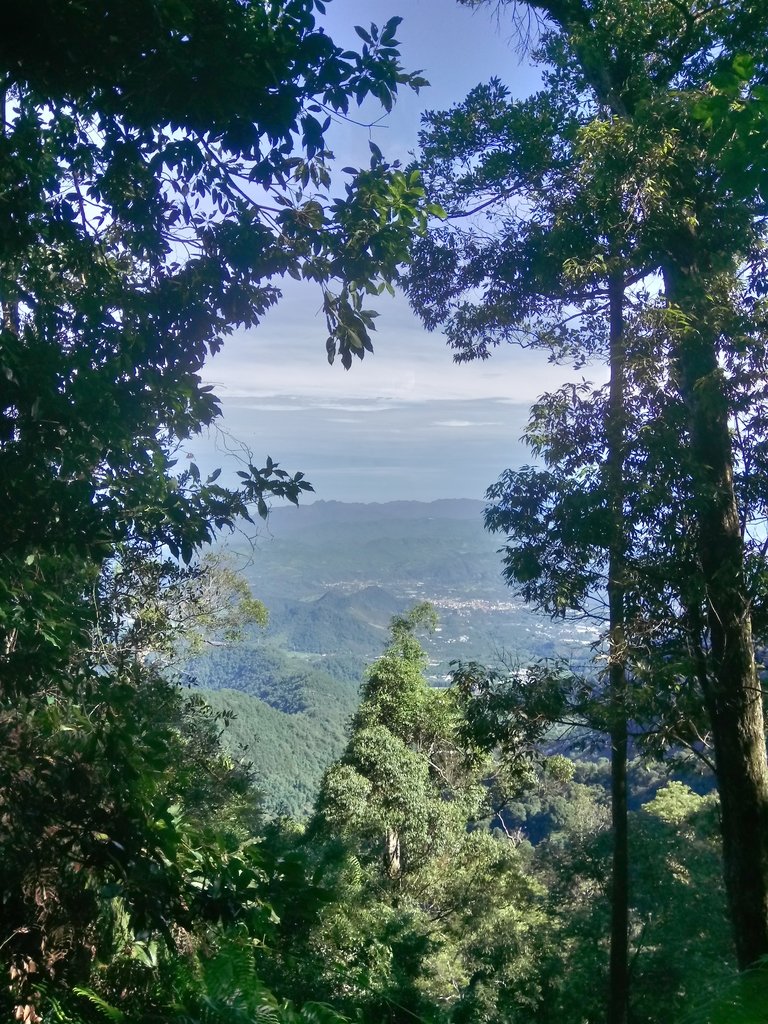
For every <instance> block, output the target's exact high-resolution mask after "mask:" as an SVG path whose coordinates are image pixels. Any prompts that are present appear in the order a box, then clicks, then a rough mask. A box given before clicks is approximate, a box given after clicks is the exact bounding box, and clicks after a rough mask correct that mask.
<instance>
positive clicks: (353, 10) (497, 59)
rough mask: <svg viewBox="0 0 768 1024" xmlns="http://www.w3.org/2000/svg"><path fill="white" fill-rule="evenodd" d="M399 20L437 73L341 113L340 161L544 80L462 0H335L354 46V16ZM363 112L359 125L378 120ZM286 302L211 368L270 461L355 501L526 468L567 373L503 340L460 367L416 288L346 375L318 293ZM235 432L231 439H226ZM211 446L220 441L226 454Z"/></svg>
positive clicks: (419, 60)
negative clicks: (491, 96)
mask: <svg viewBox="0 0 768 1024" xmlns="http://www.w3.org/2000/svg"><path fill="white" fill-rule="evenodd" d="M393 15H401V16H402V17H403V23H402V25H401V26H400V29H399V32H398V37H399V39H400V42H401V52H402V60H403V64H404V66H405V67H406V68H408V69H409V70H416V69H423V71H424V74H425V77H427V78H428V79H429V81H430V83H431V87H430V88H429V89H425V90H423V91H422V92H421V93H420V94H419V95H413V94H403V95H402V96H401V99H400V100H399V102H398V104H397V106H396V108H395V110H394V112H393V113H392V114H391V115H390V116H389V117H387V118H386V120H385V121H383V122H382V123H380V124H378V125H376V126H375V127H372V128H366V127H361V126H359V125H353V124H343V123H340V124H338V125H337V126H335V127H334V134H333V136H332V147H333V149H334V151H335V153H336V155H337V157H338V158H339V165H340V166H343V165H345V164H347V163H357V164H358V165H359V164H362V163H364V162H367V159H368V140H369V138H370V139H372V140H373V141H375V142H376V143H377V145H379V146H380V148H381V149H382V151H383V152H384V154H385V156H386V157H387V158H388V159H390V160H391V159H401V160H408V159H410V157H411V155H412V153H413V152H414V150H415V147H416V139H417V132H418V128H419V118H420V115H421V112H422V111H423V110H425V109H442V108H445V107H448V106H450V105H451V104H452V103H455V102H459V101H460V100H462V99H463V98H464V96H465V95H466V93H467V92H468V91H469V90H470V89H471V88H472V87H473V86H475V85H477V84H478V82H481V81H485V80H487V79H488V78H490V77H491V76H493V75H496V76H499V77H501V78H502V79H503V80H504V81H505V83H506V84H507V85H508V86H509V87H510V89H511V90H512V92H513V94H516V95H518V96H525V95H527V94H529V93H530V92H532V91H534V90H535V88H536V86H537V82H538V75H537V72H536V70H535V69H533V68H531V67H530V66H529V65H527V64H526V63H525V61H524V59H523V58H522V57H521V55H520V54H519V53H518V52H517V50H516V46H515V36H514V31H513V26H512V24H511V22H510V21H507V22H503V21H499V20H498V19H496V18H495V17H494V16H493V14H492V7H483V8H480V9H478V10H475V11H471V10H469V9H468V8H465V7H460V6H459V5H458V4H457V3H455V0H408V3H407V4H403V3H402V0H330V2H329V3H328V17H327V19H326V21H325V22H324V24H325V26H326V28H327V31H328V32H329V33H330V34H331V36H332V37H333V38H334V39H335V40H336V41H337V42H338V43H340V44H341V45H350V46H352V45H357V44H358V43H359V42H360V41H359V39H358V38H357V36H356V35H355V34H354V31H353V25H355V24H361V25H364V26H368V25H369V24H370V23H371V22H372V21H373V22H375V23H376V24H378V25H382V24H383V23H384V22H385V21H386V20H387V19H388V18H389V17H391V16H393ZM378 113H379V112H378V111H377V110H375V109H373V108H366V109H364V110H363V111H362V112H361V114H360V115H355V116H356V119H357V120H361V121H365V120H366V118H367V119H370V118H372V117H377V116H378ZM283 291H284V297H283V301H282V302H281V303H280V305H279V306H278V307H277V308H276V309H275V310H273V311H271V312H270V313H269V314H268V316H267V317H266V318H265V319H264V321H263V322H262V324H261V325H260V326H259V327H258V328H257V329H256V330H254V331H251V332H241V333H239V334H236V335H234V336H233V337H231V338H228V339H227V340H226V342H225V345H224V349H223V351H222V353H220V354H219V355H218V356H217V357H216V358H215V359H214V360H212V361H211V362H210V363H209V365H208V366H207V367H206V371H205V377H206V379H207V381H208V382H210V383H213V384H215V385H216V390H217V393H218V394H219V396H220V397H221V399H222V403H223V407H224V424H223V426H224V429H225V430H226V431H227V432H228V433H229V434H230V435H232V437H233V438H239V439H240V440H241V441H243V442H244V443H245V444H247V446H248V447H249V448H250V449H251V450H252V452H253V454H254V461H255V462H258V463H259V464H261V462H262V461H263V456H266V455H270V456H272V458H274V459H277V460H278V461H280V462H281V463H282V464H283V465H284V466H285V468H287V469H290V470H292V471H293V470H296V469H302V470H304V471H305V472H306V474H307V476H308V477H309V478H310V479H311V480H312V482H313V483H314V485H315V487H316V490H317V494H318V497H322V498H326V499H336V500H344V501H384V500H397V499H402V498H409V497H410V498H418V499H419V500H433V499H435V498H442V497H475V498H480V497H482V496H483V492H484V489H485V487H486V486H488V485H489V484H490V483H492V482H493V481H494V480H495V479H496V477H497V476H498V474H499V472H501V470H503V469H504V468H505V467H506V466H513V465H520V464H521V462H522V461H524V459H525V452H524V450H523V449H522V447H521V446H520V444H519V442H518V438H519V436H520V433H521V432H522V429H523V425H524V423H525V419H526V407H527V405H528V404H529V403H530V402H531V400H532V399H534V398H535V397H536V396H537V395H539V394H540V393H541V392H542V391H545V390H549V389H551V388H552V387H555V386H557V384H558V383H559V382H561V381H563V380H565V379H567V377H568V376H569V374H568V372H567V370H565V369H563V368H559V367H552V366H550V365H549V364H548V363H547V362H546V358H545V356H543V355H542V354H541V353H533V352H528V351H522V350H520V349H519V348H514V347H510V346H508V347H505V348H504V349H500V350H498V352H497V353H496V354H495V355H494V356H493V358H492V359H490V360H488V361H487V362H484V363H478V364H469V365H461V366H457V365H455V364H454V363H453V362H452V359H451V354H450V352H449V351H448V349H447V347H446V345H445V342H444V340H443V338H442V337H441V336H440V335H439V334H427V333H426V332H425V331H424V329H423V328H422V327H421V325H420V323H419V322H418V320H417V319H416V318H415V317H414V316H413V314H412V313H411V312H410V310H409V308H408V305H407V303H406V301H405V299H404V298H403V297H402V296H400V295H398V296H396V297H395V298H394V299H388V298H383V299H381V300H378V304H377V308H378V309H379V311H380V314H381V315H380V318H379V320H378V321H377V334H376V336H374V346H375V353H374V355H373V357H370V356H366V358H365V360H363V361H362V363H359V362H358V361H356V362H355V365H354V366H353V367H352V369H351V370H350V371H348V372H346V371H344V370H343V369H342V367H341V366H340V365H334V366H328V364H327V362H326V359H325V329H324V320H323V317H322V314H321V312H320V295H319V292H318V291H316V290H315V289H314V288H312V287H311V286H306V285H300V284H298V283H296V282H293V281H288V282H287V284H285V285H284V288H283ZM224 443H225V442H224V441H223V439H222V437H221V436H218V437H207V438H202V439H200V440H199V441H197V442H196V443H195V444H194V445H192V446H190V448H191V450H192V451H194V454H195V457H196V458H197V459H198V460H199V461H200V462H201V463H202V465H204V466H209V465H212V464H216V465H218V464H221V463H222V458H221V454H220V450H221V447H222V445H223V444H224ZM230 443H231V442H229V441H227V442H226V444H230ZM215 448H218V449H219V452H218V453H217V452H216V451H214V449H215Z"/></svg>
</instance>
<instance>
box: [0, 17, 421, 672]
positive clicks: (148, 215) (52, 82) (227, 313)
mask: <svg viewBox="0 0 768 1024" xmlns="http://www.w3.org/2000/svg"><path fill="white" fill-rule="evenodd" d="M322 8H323V5H322V4H321V3H317V4H316V3H315V0H285V2H284V3H283V2H281V3H278V4H269V5H267V6H265V5H263V4H260V3H240V2H237V0H213V2H209V0H190V2H187V3H183V4H178V3H176V2H171V0H162V2H160V3H154V2H153V3H149V2H142V3H139V4H133V3H126V2H124V0H114V2H111V3H109V4H107V5H106V7H105V5H104V4H101V3H95V2H91V0H88V2H86V3H83V4H78V5H75V6H73V5H65V6H64V7H62V6H61V5H60V4H56V3H48V2H40V3H35V4H33V5H30V6H28V7H26V8H24V9H23V10H22V9H18V10H16V11H14V12H13V13H12V14H11V15H9V19H8V24H7V26H6V28H7V31H6V32H5V33H4V36H3V41H2V45H1V46H0V93H1V96H0V98H1V99H2V103H1V104H0V108H1V109H0V154H1V155H2V171H1V172H0V173H1V175H2V177H1V178H0V196H2V199H1V200H0V201H2V204H3V209H4V211H5V214H4V217H3V225H4V227H3V231H2V235H1V236H0V306H1V307H2V308H1V313H2V317H1V318H0V319H1V320H2V335H0V346H1V347H0V365H1V367H2V371H1V372H0V388H1V389H2V394H1V395H0V401H1V402H2V420H1V421H0V479H2V481H3V483H2V485H1V486H2V494H1V495H0V506H1V507H2V509H3V512H2V530H1V532H2V536H3V541H2V564H3V573H2V578H3V582H2V585H1V586H2V592H1V593H0V629H2V632H3V638H4V639H3V648H2V651H3V653H2V657H3V658H4V674H5V677H6V680H7V681H10V678H11V675H12V673H13V672H14V671H15V669H14V667H13V666H14V665H16V666H18V671H19V674H20V677H22V678H23V677H24V676H25V674H26V672H27V670H28V669H29V665H28V664H26V660H27V659H29V658H31V657H32V651H33V649H35V650H37V653H38V656H39V657H40V658H42V657H43V654H45V655H46V656H47V657H50V658H54V660H55V652H56V650H60V651H61V650H64V649H65V648H66V647H67V644H68V642H69V641H70V640H71V639H72V636H73V634H77V633H78V630H79V629H80V628H81V623H80V621H79V616H80V615H81V613H82V608H81V607H80V608H78V607H77V600H76V595H77V593H78V592H79V591H81V590H82V589H83V588H84V587H85V588H87V584H88V580H87V576H88V572H89V571H90V570H89V569H88V566H89V565H90V566H92V565H96V566H97V567H98V565H99V563H100V562H101V560H102V559H103V558H104V557H105V556H108V555H109V554H110V553H111V551H112V548H113V546H114V545H115V544H118V543H122V542H125V541H131V540H138V541H140V542H148V543H152V544H160V545H166V546H167V547H168V548H169V550H170V551H171V552H172V553H173V554H174V555H177V556H179V557H181V558H183V560H184V561H185V562H188V561H189V560H190V559H191V557H192V555H193V553H194V551H195V549H196V548H198V547H199V546H200V545H201V544H202V543H205V542H207V541H209V540H210V539H211V536H212V533H213V531H214V530H215V529H219V528H222V527H226V526H228V525H231V524H232V523H233V521H234V520H235V519H236V518H237V517H240V516H246V517H247V516H248V515H249V511H248V510H249V507H254V506H255V507H256V509H257V510H258V512H259V514H265V513H266V510H267V506H266V500H267V499H268V498H269V497H270V496H271V495H277V496H280V497H284V498H288V499H290V500H292V501H295V500H297V499H298V497H299V496H300V495H301V493H302V492H303V491H304V490H306V489H307V487H308V485H307V483H306V481H305V480H304V479H303V477H302V475H301V474H296V475H294V476H289V475H288V474H287V473H286V472H285V471H284V470H283V469H282V468H280V467H279V466H278V464H277V463H275V462H273V461H272V460H271V459H268V460H266V463H265V465H264V467H263V468H259V467H257V466H255V465H252V464H251V465H249V466H247V467H246V468H244V469H243V470H242V471H241V473H240V476H241V479H242V483H241V486H240V488H239V489H238V490H231V489H228V488H225V487H222V486H221V484H220V483H218V482H217V479H216V474H214V475H213V476H211V478H209V479H208V480H203V479H201V478H200V474H199V472H198V470H197V467H196V466H195V465H194V464H190V465H189V467H188V469H187V470H186V471H185V472H182V473H178V472H177V473H174V471H173V466H174V457H173V450H174V442H175V440H176V439H183V438H186V437H188V436H189V435H190V434H193V433H194V432H196V431H198V430H200V429H201V428H202V427H204V426H206V425H208V424H210V423H211V422H212V421H213V420H214V419H215V418H216V416H217V415H218V413H219V406H218V402H217V399H216V398H215V396H214V395H213V394H212V392H211V389H210V388H208V387H204V386H203V385H202V383H201V380H200V376H199V372H200V368H201V366H202V364H203V361H204V359H205V358H206V356H207V355H209V354H210V353H213V352H216V351H217V350H218V348H219V347H220V345H221V343H222V339H223V338H224V337H225V336H226V335H227V334H228V333H229V332H230V331H231V330H232V329H233V328H235V327H238V326H240V327H250V326H253V325H255V324H257V323H258V322H259V320H260V319H261V317H262V315H263V314H264V312H265V311H266V310H267V309H268V308H270V307H271V306H272V305H273V304H274V303H275V302H276V301H277V300H278V298H279V294H280V292H279V287H278V285H277V283H276V281H277V280H278V279H279V278H281V277H284V276H286V275H288V276H291V277H295V278H301V279H306V280H309V281H314V282H317V284H318V285H319V287H320V288H321V290H322V294H323V302H324V309H325V314H326V320H327V323H328V343H327V349H328V356H329V358H330V359H333V358H334V356H335V355H339V356H340V358H341V362H342V363H343V364H344V366H349V364H350V363H351V360H352V356H353V355H354V356H358V357H362V356H363V355H364V353H365V352H366V351H370V350H371V348H372V345H371V340H370V332H371V331H372V329H373V326H374V323H373V319H374V316H375V313H374V312H373V311H371V310H368V309H366V308H365V305H364V296H365V295H366V294H368V293H374V292H377V291H379V290H381V289H382V288H385V287H391V285H392V282H393V281H394V280H395V278H396V277H397V275H398V267H399V265H400V264H401V263H402V262H403V261H404V260H405V259H406V258H407V255H408V247H409V242H410V239H411V237H412V235H413V233H414V231H415V230H418V228H419V225H420V224H421V223H422V222H423V217H424V210H423V206H422V190H421V186H420V184H419V179H418V175H417V174H416V173H411V174H409V175H406V174H405V173H404V172H403V171H401V170H399V169H398V168H397V167H390V166H389V165H388V164H386V163H385V162H384V160H383V158H382V157H381V154H380V152H379V151H378V149H377V147H375V146H373V155H372V160H371V165H370V167H368V168H364V169H362V170H359V171H353V170H352V169H348V174H347V182H346V184H345V185H344V186H343V188H342V189H341V195H340V196H338V197H334V196H333V195H332V193H331V192H330V189H331V187H332V182H331V161H332V154H331V153H330V151H329V149H328V147H327V143H326V141H325V138H326V132H327V129H328V127H329V124H330V121H331V119H332V117H336V116H339V117H343V116H345V115H346V113H347V111H348V110H349V107H350V105H351V104H354V103H355V102H361V101H362V100H363V99H364V98H365V97H366V96H368V95H373V96H375V97H377V98H378V99H379V100H380V101H381V103H382V105H383V106H384V108H385V109H389V108H390V107H391V105H392V103H393V101H394V97H395V94H396V91H397V89H398V87H400V86H411V87H414V88H418V87H419V85H420V84H422V83H423V79H421V78H419V77H418V76H417V75H410V74H406V73H405V72H404V71H403V69H402V68H401V66H400V63H399V60H398V52H397V42H396V38H395V33H396V28H397V24H398V19H392V20H391V21H390V22H388V23H387V25H386V26H385V27H384V28H383V29H382V30H381V31H380V32H379V31H377V30H376V29H375V28H372V29H371V30H370V32H368V31H365V30H361V33H362V36H363V37H364V40H365V42H364V44H363V45H362V49H361V51H360V52H359V53H356V52H351V51H342V50H341V49H340V48H339V47H337V46H336V45H335V44H334V43H333V41H332V40H331V39H330V37H329V36H328V35H326V34H325V33H324V32H323V30H322V28H321V27H319V25H318V24H317V21H316V12H319V11H322ZM80 571H82V572H84V573H85V576H84V577H81V578H79V579H77V580H76V581H75V580H74V576H75V575H76V574H77V573H79V572H80ZM70 582H71V585H70ZM73 591H74V593H73ZM73 603H74V606H75V607H73ZM19 685H21V684H19Z"/></svg>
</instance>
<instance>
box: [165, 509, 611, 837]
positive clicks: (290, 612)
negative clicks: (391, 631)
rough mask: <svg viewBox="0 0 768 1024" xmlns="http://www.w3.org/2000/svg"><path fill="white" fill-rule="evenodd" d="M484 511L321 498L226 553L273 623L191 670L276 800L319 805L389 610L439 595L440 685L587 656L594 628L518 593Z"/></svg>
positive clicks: (433, 665)
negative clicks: (455, 674) (474, 667)
mask: <svg viewBox="0 0 768 1024" xmlns="http://www.w3.org/2000/svg"><path fill="white" fill-rule="evenodd" d="M482 510H483V503H482V502H479V501H477V502H474V501H447V500H446V501H441V502H432V503H419V502H388V503H386V504H381V505H377V504H371V505H353V504H344V503H342V502H314V503H311V504H306V505H302V506H301V507H300V508H297V509H293V508H290V509H289V508H282V509H281V508H278V509H275V510H274V511H273V513H272V515H271V516H270V520H269V530H268V535H267V536H264V537H262V538H261V539H259V540H258V541H257V546H256V548H255V550H254V551H253V552H251V550H250V549H248V551H247V552H246V551H244V550H238V549H234V550H232V551H230V558H231V559H232V560H233V563H234V564H241V565H243V567H244V568H243V573H244V575H245V577H246V578H247V579H248V582H249V584H250V587H251V590H252V591H253V593H255V594H257V595H259V597H260V598H261V599H262V600H263V601H264V602H265V603H266V605H267V608H268V613H269V620H268V623H267V625H266V626H261V627H255V628H253V629H252V630H251V631H250V632H249V633H248V635H247V636H246V637H244V638H243V640H242V641H241V642H239V643H238V644H237V645H235V646H225V647H213V648H209V649H208V650H207V651H206V652H205V653H203V654H202V655H198V656H197V657H196V658H195V659H193V660H192V661H191V662H189V663H188V664H186V665H185V666H184V673H185V676H186V678H187V679H188V681H189V682H191V683H192V685H194V686H196V687H199V688H201V689H202V691H203V693H204V694H205V695H206V699H207V700H210V702H211V703H212V705H213V706H214V707H216V708H217V709H221V710H227V711H231V712H234V713H235V715H236V718H235V719H234V721H233V722H232V723H231V724H230V725H229V726H228V727H227V728H226V729H225V730H224V733H223V737H222V738H223V742H224V744H225V746H226V747H227V749H229V750H231V751H233V752H234V753H237V754H239V755H241V756H245V757H247V758H248V760H250V761H251V762H252V763H253V765H254V767H255V770H256V773H257V777H258V778H259V780H260V784H261V785H262V787H263V789H264V800H265V807H266V808H267V809H269V810H272V811H274V810H277V809H282V810H285V811H288V812H289V813H291V814H293V815H298V816H299V817H304V816H306V815H307V814H308V813H309V812H310V810H311V808H312V803H313V800H314V798H315V796H316V794H317V788H318V786H319V784H320V779H321V776H322V772H323V770H324V769H325V768H326V767H327V766H328V764H330V762H331V761H332V760H333V759H334V758H335V757H337V756H338V754H339V753H340V751H341V748H342V746H343V737H344V735H345V730H346V727H347V723H348V721H349V718H350V716H351V715H352V714H353V712H354V711H355V708H356V706H357V701H358V689H359V686H360V681H361V680H362V679H363V677H364V672H365V667H366V665H367V664H369V663H370V662H371V661H373V660H374V659H375V658H376V657H378V655H379V654H380V653H381V651H382V649H383V647H384V644H385V643H386V639H387V631H388V628H389V623H390V620H391V619H392V616H393V615H396V614H402V613H403V612H405V611H406V610H407V608H409V607H410V606H411V605H412V604H413V603H414V602H415V601H418V600H428V601H430V603H431V604H432V605H433V606H434V608H435V610H436V611H437V613H438V617H439V625H438V627H437V630H436V631H435V632H433V633H432V634H430V635H428V636H426V637H425V638H424V643H425V647H426V650H427V652H428V658H429V661H428V666H427V675H428V678H429V679H430V680H431V681H432V682H433V683H434V684H435V685H440V686H444V685H446V682H447V681H448V680H449V678H450V671H451V663H452V662H454V661H459V660H462V661H471V660H472V659H478V660H483V661H485V662H487V663H489V664H494V665H502V664H506V666H507V667H508V668H513V667H515V666H521V665H525V664H528V663H530V662H532V661H536V660H540V659H542V658H557V657H559V658H563V659H567V660H568V661H569V662H570V663H571V664H572V665H576V664H582V663H586V662H587V661H588V660H589V657H590V655H591V644H592V643H593V642H594V641H595V639H596V637H597V630H596V629H595V628H594V627H591V626H590V625H589V624H586V625H585V624H584V623H578V622H567V623H562V622H553V621H552V620H551V619H549V618H548V617H547V616H544V615H536V614H535V613H533V612H532V611H531V609H529V608H528V607H527V606H526V605H525V604H524V603H523V602H521V601H519V600H517V601H516V600H514V596H513V595H512V594H511V593H510V591H509V588H508V587H507V586H506V585H505V584H504V581H503V579H502V576H501V565H500V558H499V554H498V551H497V548H498V541H497V540H496V539H494V538H493V537H492V536H491V535H490V534H488V533H487V532H486V531H485V530H484V529H483V522H482ZM211 691H217V692H216V693H212V692H211ZM230 691H233V692H230ZM265 704H266V705H267V707H265V706H264V705H265Z"/></svg>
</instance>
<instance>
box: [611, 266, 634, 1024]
mask: <svg viewBox="0 0 768 1024" xmlns="http://www.w3.org/2000/svg"><path fill="white" fill-rule="evenodd" d="M608 291H609V302H610V314H609V315H610V354H609V362H610V393H609V399H608V409H607V415H606V430H605V433H606V440H607V456H606V486H607V489H608V500H609V502H610V506H611V537H610V542H609V544H610V546H609V551H608V614H609V641H608V695H609V701H610V716H611V829H612V834H613V859H612V865H611V951H610V962H609V973H608V979H609V980H608V1013H607V1021H608V1024H626V1020H627V1010H628V1005H629V834H628V819H627V666H626V642H625V635H624V625H625V623H624V616H625V601H624V597H625V588H626V579H625V576H626V572H625V568H626V567H625V563H626V548H627V539H626V530H627V526H626V523H625V521H624V433H625V419H626V417H625V410H624V402H625V397H624V380H625V366H624V361H625V347H624V281H623V277H622V275H621V274H620V273H614V274H612V276H611V278H610V281H609V284H608Z"/></svg>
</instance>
